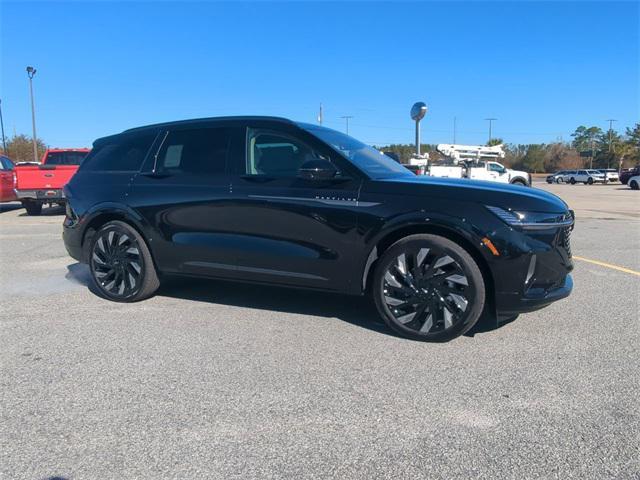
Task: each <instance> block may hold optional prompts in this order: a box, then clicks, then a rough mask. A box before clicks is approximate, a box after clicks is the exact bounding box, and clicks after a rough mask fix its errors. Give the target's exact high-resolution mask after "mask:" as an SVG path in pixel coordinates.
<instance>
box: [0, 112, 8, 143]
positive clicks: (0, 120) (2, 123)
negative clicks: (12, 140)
mask: <svg viewBox="0 0 640 480" xmlns="http://www.w3.org/2000/svg"><path fill="white" fill-rule="evenodd" d="M0 127H2V151H3V152H4V154H5V155H8V153H7V142H6V141H5V139H4V120H2V100H0Z"/></svg>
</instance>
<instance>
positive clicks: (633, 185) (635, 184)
mask: <svg viewBox="0 0 640 480" xmlns="http://www.w3.org/2000/svg"><path fill="white" fill-rule="evenodd" d="M629 186H630V187H631V190H638V189H639V188H640V185H638V182H636V181H635V180H632V181H631V182H629Z"/></svg>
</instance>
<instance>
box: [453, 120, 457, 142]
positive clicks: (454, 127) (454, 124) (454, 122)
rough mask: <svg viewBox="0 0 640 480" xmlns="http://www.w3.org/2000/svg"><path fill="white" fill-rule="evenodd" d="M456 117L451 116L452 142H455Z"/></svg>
mask: <svg viewBox="0 0 640 480" xmlns="http://www.w3.org/2000/svg"><path fill="white" fill-rule="evenodd" d="M456 120H457V119H456V117H453V143H454V144H455V143H456Z"/></svg>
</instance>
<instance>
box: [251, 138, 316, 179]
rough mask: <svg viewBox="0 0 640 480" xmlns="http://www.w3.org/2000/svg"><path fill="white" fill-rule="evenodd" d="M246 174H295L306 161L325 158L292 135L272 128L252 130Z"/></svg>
mask: <svg viewBox="0 0 640 480" xmlns="http://www.w3.org/2000/svg"><path fill="white" fill-rule="evenodd" d="M247 140H248V141H247V174H250V175H266V176H269V177H295V176H296V175H297V174H298V170H299V169H300V167H301V166H302V164H303V163H305V162H307V161H309V160H314V159H318V158H322V156H321V155H319V154H318V153H316V152H315V151H314V150H313V149H311V148H310V147H309V146H307V145H306V144H304V143H303V142H301V141H300V140H298V139H295V138H292V137H291V136H288V135H285V134H281V133H278V132H273V131H269V130H253V129H250V130H249V134H248V137H247Z"/></svg>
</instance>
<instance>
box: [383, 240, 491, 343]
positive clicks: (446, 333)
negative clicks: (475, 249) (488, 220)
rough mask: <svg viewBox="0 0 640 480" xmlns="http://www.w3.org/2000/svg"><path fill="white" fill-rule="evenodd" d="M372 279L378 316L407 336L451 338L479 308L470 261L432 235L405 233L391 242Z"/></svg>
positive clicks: (477, 275)
mask: <svg viewBox="0 0 640 480" xmlns="http://www.w3.org/2000/svg"><path fill="white" fill-rule="evenodd" d="M374 282H375V284H374V291H373V294H374V299H375V301H376V306H377V308H378V311H379V312H380V314H381V316H382V317H383V319H384V320H385V322H386V323H387V325H389V327H391V328H392V329H393V330H394V331H396V332H397V333H399V334H401V335H402V336H405V337H408V338H412V339H417V340H426V341H446V340H451V339H452V338H455V337H457V336H459V335H462V334H463V333H465V332H466V331H467V330H469V329H470V328H471V327H473V325H474V324H475V323H476V322H477V321H478V319H479V317H480V314H481V313H482V310H483V308H484V302H485V286H484V280H483V278H482V273H481V272H480V269H479V268H478V266H477V264H476V262H475V261H474V260H473V258H472V257H471V255H469V253H468V252H467V251H466V250H465V249H463V248H462V247H461V246H459V245H458V244H456V243H454V242H453V241H451V240H449V239H446V238H443V237H440V236H436V235H411V236H409V237H406V238H404V239H402V240H400V241H398V242H397V243H396V244H394V245H393V246H391V247H390V248H389V249H388V250H387V251H386V252H385V254H384V255H383V256H382V258H381V259H380V261H379V264H378V266H377V268H376V273H375V277H374Z"/></svg>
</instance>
